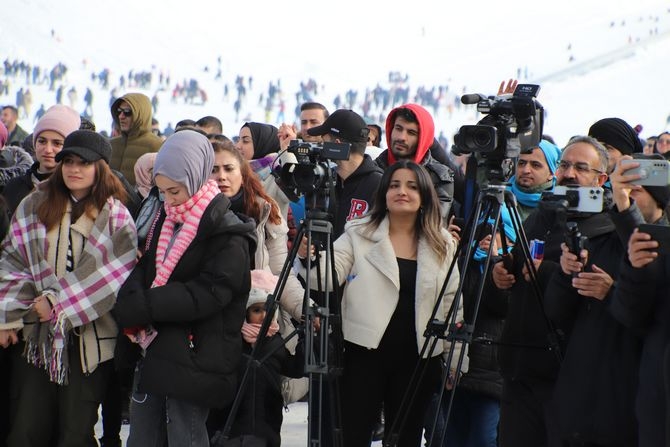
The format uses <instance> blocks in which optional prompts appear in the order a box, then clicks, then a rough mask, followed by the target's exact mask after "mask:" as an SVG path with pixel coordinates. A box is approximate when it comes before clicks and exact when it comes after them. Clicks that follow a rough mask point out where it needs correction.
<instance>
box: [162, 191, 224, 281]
mask: <svg viewBox="0 0 670 447" xmlns="http://www.w3.org/2000/svg"><path fill="white" fill-rule="evenodd" d="M217 194H220V191H219V187H218V186H217V184H216V182H215V181H214V180H207V182H206V183H205V184H204V185H203V186H202V187H201V188H200V189H199V190H198V191H197V192H196V193H195V194H193V196H192V197H191V198H190V199H188V200H187V201H186V202H184V203H182V204H181V205H177V206H169V205H168V204H167V202H166V203H165V213H166V214H167V216H166V217H165V222H163V227H162V228H161V233H160V236H159V237H158V246H157V248H156V277H155V278H154V281H153V283H152V284H151V287H152V288H153V287H159V286H163V285H165V284H167V282H168V280H169V279H170V275H171V274H172V271H173V270H174V268H175V266H176V265H177V263H178V262H179V260H180V259H181V257H182V255H183V254H184V252H185V251H186V249H187V248H188V247H189V245H191V242H193V239H194V238H195V235H196V233H197V232H198V225H199V224H200V219H201V218H202V215H203V214H204V212H205V209H207V206H209V204H210V203H211V202H212V199H214V197H215V196H216V195H217ZM176 224H183V225H182V227H181V229H180V230H179V233H178V234H177V237H176V238H175V240H174V243H173V244H172V247H170V250H169V251H168V245H169V244H170V240H171V239H172V237H173V235H174V227H175V225H176ZM166 252H167V254H166Z"/></svg>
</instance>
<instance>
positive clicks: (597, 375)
mask: <svg viewBox="0 0 670 447" xmlns="http://www.w3.org/2000/svg"><path fill="white" fill-rule="evenodd" d="M610 153H611V150H610ZM622 158H628V159H630V158H631V157H630V156H623V157H622ZM629 169H632V166H630V165H622V164H621V163H618V164H617V165H616V169H615V170H614V172H612V173H611V174H610V181H611V186H612V193H613V198H614V202H615V206H614V207H613V208H612V209H611V210H610V211H609V214H610V216H611V218H612V221H613V222H614V224H615V226H616V230H617V233H618V235H617V234H615V233H608V234H604V235H601V236H598V237H592V238H591V239H590V240H588V242H587V246H586V247H585V248H586V249H584V250H580V251H581V252H580V253H578V254H575V253H573V252H572V251H575V249H574V248H572V250H570V249H569V248H568V246H567V245H566V244H563V245H562V251H563V254H562V255H561V259H560V263H561V270H559V271H557V272H555V273H554V275H553V277H552V279H551V282H550V283H549V287H547V291H546V294H545V309H546V312H547V315H548V316H549V317H550V318H551V319H552V321H554V322H555V323H556V324H557V325H558V326H560V327H570V328H571V334H570V339H569V343H568V346H567V349H566V354H565V358H564V360H563V363H562V364H561V369H560V372H559V375H558V379H557V381H556V386H555V388H554V404H555V411H556V416H557V422H558V426H559V432H560V435H561V440H562V441H564V442H566V443H567V445H579V446H581V445H594V444H595V445H599V446H628V445H635V444H636V441H637V425H636V423H635V414H634V400H635V395H636V390H637V383H638V377H637V376H638V368H639V357H640V348H641V346H640V340H639V337H638V335H637V334H636V333H635V332H634V331H633V330H631V329H630V328H627V327H626V326H624V325H623V324H621V323H620V322H619V321H617V319H615V315H613V313H612V312H613V307H612V296H613V295H614V290H615V289H614V279H615V278H617V277H618V272H619V265H620V261H619V258H621V257H622V255H623V254H624V251H625V244H626V243H627V241H628V238H629V236H630V234H631V233H632V231H633V229H634V228H635V225H636V224H638V223H643V222H645V221H646V222H648V223H659V222H660V223H663V222H664V223H665V224H666V225H667V219H666V218H665V217H664V213H663V209H664V207H665V206H666V205H667V203H668V201H669V200H670V189H669V188H668V187H667V186H640V185H634V184H632V183H630V181H631V180H635V179H637V178H639V177H640V176H639V175H637V174H632V175H627V174H626V173H625V172H626V171H627V170H629ZM631 199H633V200H631ZM578 256H579V258H578Z"/></svg>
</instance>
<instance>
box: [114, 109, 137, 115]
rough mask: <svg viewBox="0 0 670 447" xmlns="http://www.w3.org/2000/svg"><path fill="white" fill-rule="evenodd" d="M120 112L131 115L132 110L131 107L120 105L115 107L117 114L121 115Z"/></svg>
mask: <svg viewBox="0 0 670 447" xmlns="http://www.w3.org/2000/svg"><path fill="white" fill-rule="evenodd" d="M122 113H123V114H124V115H125V116H133V111H132V109H122V108H121V107H119V108H118V109H116V114H117V115H121V114H122Z"/></svg>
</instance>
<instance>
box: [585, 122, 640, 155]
mask: <svg viewBox="0 0 670 447" xmlns="http://www.w3.org/2000/svg"><path fill="white" fill-rule="evenodd" d="M589 136H590V137H593V138H595V139H596V140H598V141H600V142H601V143H603V144H606V145H609V146H612V147H614V148H616V149H618V150H619V151H620V152H621V153H622V154H623V155H633V154H634V153H641V152H642V143H640V138H639V137H638V136H637V132H635V130H634V129H633V128H632V127H630V125H629V124H628V123H627V122H625V121H624V120H622V119H621V118H604V119H601V120H600V121H596V122H595V123H594V124H593V125H592V126H591V128H590V129H589Z"/></svg>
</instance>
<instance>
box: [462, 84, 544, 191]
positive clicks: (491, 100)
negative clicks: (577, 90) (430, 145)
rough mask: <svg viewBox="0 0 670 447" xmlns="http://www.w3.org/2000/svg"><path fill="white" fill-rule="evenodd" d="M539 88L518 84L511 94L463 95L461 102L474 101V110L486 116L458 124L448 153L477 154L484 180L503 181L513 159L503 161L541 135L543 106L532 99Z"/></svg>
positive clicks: (535, 140)
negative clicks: (509, 161) (507, 161)
mask: <svg viewBox="0 0 670 447" xmlns="http://www.w3.org/2000/svg"><path fill="white" fill-rule="evenodd" d="M539 91H540V86H539V85H535V84H519V85H517V87H516V89H515V90H514V93H513V94H512V95H511V96H510V95H503V96H488V97H486V96H484V95H482V94H479V93H475V94H467V95H463V96H462V97H461V102H462V103H463V104H477V111H478V112H480V113H483V114H485V115H486V116H485V117H484V118H482V119H481V120H480V121H479V122H478V123H477V124H476V125H468V126H461V128H460V129H459V131H458V133H456V135H454V146H453V147H452V150H451V151H452V153H454V154H455V155H461V154H471V153H474V154H479V157H481V159H483V160H484V161H485V163H484V164H485V166H486V169H487V172H486V178H487V179H488V180H498V181H501V182H503V181H507V180H508V179H509V177H511V176H512V171H513V168H514V163H507V165H506V166H503V164H504V161H505V160H506V159H507V160H509V159H516V158H517V157H518V156H519V154H520V153H521V151H525V150H529V149H532V148H534V147H537V145H538V144H539V143H540V140H541V139H542V128H543V126H544V108H543V107H542V105H541V104H540V103H539V102H538V101H537V100H536V99H535V98H536V97H537V94H538V92H539Z"/></svg>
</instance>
